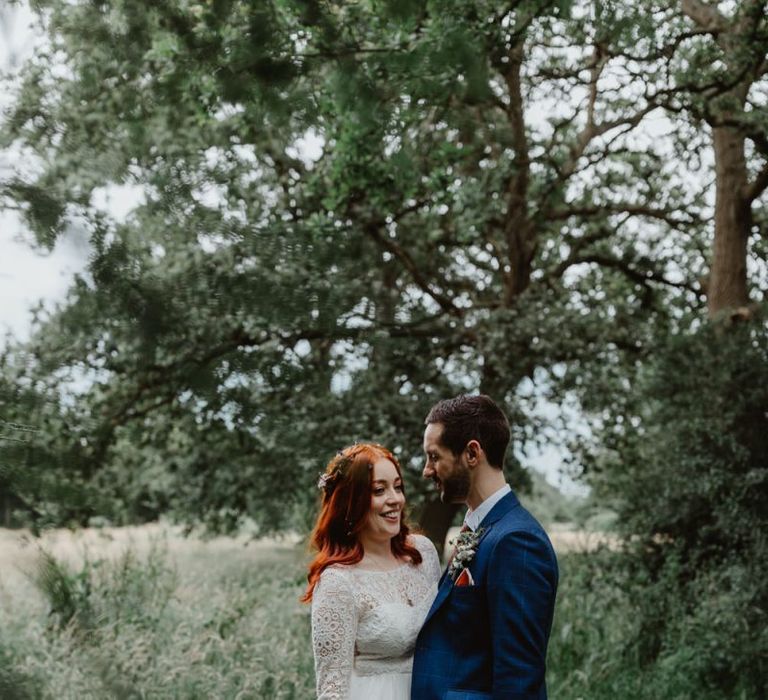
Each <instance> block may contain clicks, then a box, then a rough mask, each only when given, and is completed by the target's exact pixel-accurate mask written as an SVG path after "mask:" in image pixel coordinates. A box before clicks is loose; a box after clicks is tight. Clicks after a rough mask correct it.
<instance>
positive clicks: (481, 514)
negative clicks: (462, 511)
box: [464, 484, 512, 532]
mask: <svg viewBox="0 0 768 700" xmlns="http://www.w3.org/2000/svg"><path fill="white" fill-rule="evenodd" d="M511 490H512V489H511V488H510V487H509V484H504V486H502V487H501V488H500V489H499V490H498V491H496V492H495V493H493V494H491V495H490V496H488V498H486V499H485V500H484V501H483V502H482V503H481V504H480V505H479V506H478V507H477V508H475V509H474V510H468V511H467V514H466V515H465V516H464V524H465V525H469V527H470V529H471V530H472V531H473V532H474V531H476V530H477V528H479V527H480V523H482V522H483V520H484V519H485V516H486V515H488V513H490V512H491V510H493V507H494V506H495V505H496V504H497V503H498V502H499V501H500V500H501V499H502V498H504V496H506V495H507V494H508V493H509V492H510V491H511Z"/></svg>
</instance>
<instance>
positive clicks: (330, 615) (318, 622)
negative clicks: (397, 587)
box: [312, 569, 357, 700]
mask: <svg viewBox="0 0 768 700" xmlns="http://www.w3.org/2000/svg"><path fill="white" fill-rule="evenodd" d="M356 636H357V608H356V606H355V600H354V596H353V594H352V588H351V586H350V582H349V581H348V580H347V578H346V576H345V575H344V574H343V573H342V572H340V571H336V570H334V569H326V570H325V571H324V572H323V573H322V575H321V576H320V581H319V582H318V584H317V586H316V588H315V590H314V593H313V595H312V650H313V652H314V655H315V678H316V681H317V686H316V687H317V697H318V700H348V698H349V682H350V676H351V675H352V663H353V660H354V654H355V637H356Z"/></svg>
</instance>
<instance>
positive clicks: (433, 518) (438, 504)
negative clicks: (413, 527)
mask: <svg viewBox="0 0 768 700" xmlns="http://www.w3.org/2000/svg"><path fill="white" fill-rule="evenodd" d="M462 507H463V506H460V505H457V504H455V503H443V502H442V501H441V500H439V499H438V500H435V501H429V502H427V503H425V504H424V506H423V508H422V509H421V512H420V513H419V526H420V527H421V529H422V531H423V532H424V534H425V535H426V536H427V537H429V539H430V540H432V542H433V543H434V545H435V547H437V553H438V554H439V555H440V557H441V559H442V556H443V548H444V546H445V538H446V536H447V535H448V530H449V529H450V527H451V525H453V519H454V518H455V517H456V513H458V512H459V510H460V509H461V508H462Z"/></svg>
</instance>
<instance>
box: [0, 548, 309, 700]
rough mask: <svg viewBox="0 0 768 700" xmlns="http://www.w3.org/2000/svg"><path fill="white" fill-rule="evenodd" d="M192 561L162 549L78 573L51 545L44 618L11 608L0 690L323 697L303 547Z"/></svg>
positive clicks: (89, 564) (42, 570)
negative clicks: (174, 561) (256, 556)
mask: <svg viewBox="0 0 768 700" xmlns="http://www.w3.org/2000/svg"><path fill="white" fill-rule="evenodd" d="M188 563H189V568H188V569H187V570H185V571H184V574H183V575H179V574H178V573H177V571H176V570H175V568H174V567H173V566H171V565H170V564H169V560H168V557H167V555H166V553H165V552H164V551H163V549H162V548H158V547H156V548H154V549H153V550H152V551H150V553H149V554H148V555H147V556H146V557H144V558H142V557H139V556H138V555H137V554H136V553H135V552H133V551H131V550H129V551H127V552H126V553H125V554H124V555H123V556H121V557H120V558H119V559H117V560H115V561H100V560H97V561H91V560H86V562H85V563H84V564H83V565H82V566H81V567H80V568H79V569H77V570H73V569H71V568H69V567H68V566H66V565H65V564H63V563H62V562H61V561H58V560H56V559H55V558H54V557H53V556H52V555H51V554H49V553H43V554H42V555H41V560H40V565H39V568H38V571H37V572H36V574H35V576H34V582H35V584H36V586H37V588H38V590H39V591H40V593H41V595H42V599H43V601H45V605H41V606H40V610H39V614H38V616H37V618H36V619H34V620H23V619H19V618H15V617H14V615H13V611H12V610H4V611H3V612H2V619H1V620H0V622H2V623H3V624H2V628H1V629H0V654H2V652H3V650H6V652H7V653H6V656H7V658H6V659H3V660H4V661H5V663H2V668H5V669H11V671H10V672H2V671H0V698H2V699H3V700H7V698H19V699H21V698H30V699H32V698H34V699H37V698H51V699H52V698H55V699H56V700H68V699H70V698H71V699H72V700H74V699H75V698H77V699H78V700H81V699H88V698H94V699H96V698H99V699H102V698H119V699H123V698H125V699H132V698H137V699H138V698H185V699H186V698H190V699H191V698H201V699H202V698H206V699H208V698H238V699H243V700H245V699H247V698H280V699H283V700H298V699H302V700H303V699H304V698H310V697H312V696H313V693H314V679H313V675H312V659H311V650H310V648H309V617H308V610H307V609H306V608H305V607H303V606H300V605H299V603H298V602H297V599H298V597H299V594H300V591H301V588H302V586H301V582H300V580H299V572H300V569H301V565H300V555H299V554H298V553H297V552H291V551H275V552H267V553H265V556H264V558H263V561H261V562H260V565H259V566H258V567H254V566H253V562H252V561H249V560H244V561H242V562H238V561H232V560H228V561H219V557H212V558H211V560H208V561H206V560H203V561H193V562H188ZM8 650H9V651H8ZM0 659H2V656H0Z"/></svg>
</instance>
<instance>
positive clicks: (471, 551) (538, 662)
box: [411, 395, 558, 700]
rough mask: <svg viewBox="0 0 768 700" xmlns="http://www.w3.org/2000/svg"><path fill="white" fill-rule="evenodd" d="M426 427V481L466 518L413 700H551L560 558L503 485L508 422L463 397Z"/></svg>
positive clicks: (424, 641)
mask: <svg viewBox="0 0 768 700" xmlns="http://www.w3.org/2000/svg"><path fill="white" fill-rule="evenodd" d="M426 426H427V427H426V430H425V431H424V453H425V455H426V460H427V461H426V465H425V467H424V472H423V475H424V477H425V478H427V479H432V480H433V481H434V482H435V484H436V486H437V488H438V490H439V491H440V498H441V499H442V500H443V502H444V503H466V504H467V506H468V507H469V510H468V511H467V515H466V516H465V518H464V527H463V528H462V534H461V535H459V540H458V547H457V552H456V554H455V555H454V557H453V559H452V560H451V563H450V565H449V567H448V570H447V571H446V572H445V573H444V574H443V578H442V579H441V580H440V587H439V589H438V593H437V597H436V598H435V602H434V603H433V604H432V608H431V609H430V611H429V613H428V615H427V618H426V621H425V622H424V626H423V627H422V629H421V632H420V633H419V637H418V639H417V641H416V655H415V658H414V663H413V679H412V683H411V698H412V700H483V699H484V698H488V699H491V698H492V699H493V700H502V699H503V700H546V697H547V689H546V685H545V680H544V671H545V659H546V655H547V641H548V639H549V632H550V628H551V626H552V612H553V609H554V606H555V593H556V591H557V580H558V570H557V560H556V558H555V553H554V551H553V549H552V545H551V543H550V541H549V538H548V537H547V534H546V533H545V532H544V530H543V529H542V527H541V525H539V523H538V522H537V521H536V519H535V518H534V517H533V516H532V515H531V514H530V513H528V511H527V510H525V508H523V507H522V506H521V505H520V502H519V501H518V500H517V497H516V496H515V494H514V493H512V490H511V489H510V488H509V486H508V485H507V483H506V481H505V480H504V474H503V471H502V467H503V464H504V454H505V452H506V449H507V445H508V444H509V423H508V422H507V418H506V416H505V415H504V413H502V411H501V409H500V408H499V407H498V406H497V405H496V404H495V403H494V402H493V401H492V400H491V399H490V398H488V397H487V396H482V395H481V396H458V397H456V398H454V399H448V400H445V401H440V402H439V403H437V404H436V405H435V406H433V407H432V410H431V411H430V412H429V415H428V416H427V419H426Z"/></svg>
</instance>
